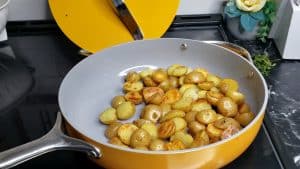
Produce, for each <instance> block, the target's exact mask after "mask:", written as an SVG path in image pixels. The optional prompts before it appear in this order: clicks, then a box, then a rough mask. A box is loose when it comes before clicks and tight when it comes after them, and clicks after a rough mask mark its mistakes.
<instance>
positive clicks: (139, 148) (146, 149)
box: [134, 146, 149, 151]
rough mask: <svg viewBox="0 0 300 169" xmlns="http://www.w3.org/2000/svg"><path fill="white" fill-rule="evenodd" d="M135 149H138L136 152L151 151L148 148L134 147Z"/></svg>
mask: <svg viewBox="0 0 300 169" xmlns="http://www.w3.org/2000/svg"><path fill="white" fill-rule="evenodd" d="M134 149H136V150H145V151H148V150H149V149H148V147H146V146H140V147H134Z"/></svg>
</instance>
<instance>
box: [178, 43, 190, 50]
mask: <svg viewBox="0 0 300 169" xmlns="http://www.w3.org/2000/svg"><path fill="white" fill-rule="evenodd" d="M187 47H188V46H187V44H186V43H183V44H181V45H180V48H181V49H182V50H186V49H187Z"/></svg>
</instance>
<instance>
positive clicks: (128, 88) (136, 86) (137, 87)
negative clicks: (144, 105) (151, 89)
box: [123, 81, 144, 92]
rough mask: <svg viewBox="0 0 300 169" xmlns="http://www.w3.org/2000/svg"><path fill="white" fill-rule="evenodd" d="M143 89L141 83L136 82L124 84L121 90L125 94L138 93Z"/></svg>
mask: <svg viewBox="0 0 300 169" xmlns="http://www.w3.org/2000/svg"><path fill="white" fill-rule="evenodd" d="M143 88H144V84H143V82H141V81H137V82H125V83H124V84H123V90H124V91H125V92H139V91H141V90H142V89H143Z"/></svg>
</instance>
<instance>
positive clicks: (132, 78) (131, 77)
mask: <svg viewBox="0 0 300 169" xmlns="http://www.w3.org/2000/svg"><path fill="white" fill-rule="evenodd" d="M139 80H141V77H140V75H139V74H138V73H137V72H129V73H127V75H126V78H125V81H126V82H130V83H133V82H137V81H139Z"/></svg>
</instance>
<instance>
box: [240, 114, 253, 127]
mask: <svg viewBox="0 0 300 169" xmlns="http://www.w3.org/2000/svg"><path fill="white" fill-rule="evenodd" d="M254 116H255V115H254V114H253V113H252V112H247V113H241V114H237V115H236V116H235V120H237V121H238V122H239V123H240V124H241V125H242V126H243V127H245V126H247V125H248V124H249V123H250V122H251V121H252V120H253V119H254Z"/></svg>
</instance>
